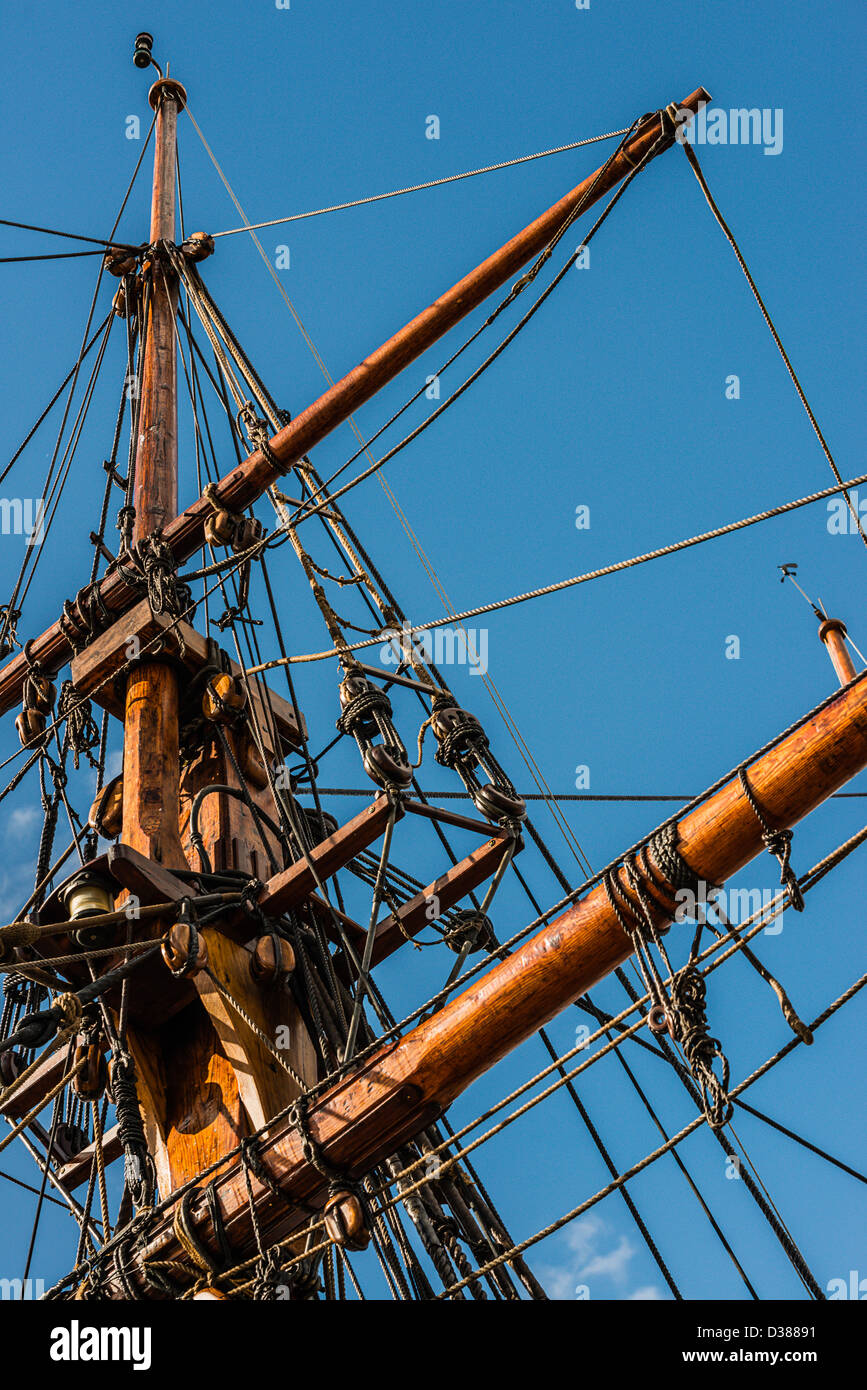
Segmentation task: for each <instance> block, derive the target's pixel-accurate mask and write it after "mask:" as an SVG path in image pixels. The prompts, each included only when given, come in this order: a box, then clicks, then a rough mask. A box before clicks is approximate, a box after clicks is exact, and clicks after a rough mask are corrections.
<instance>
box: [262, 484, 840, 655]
mask: <svg viewBox="0 0 867 1390" xmlns="http://www.w3.org/2000/svg"><path fill="white" fill-rule="evenodd" d="M865 482H867V473H864V474H861V475H860V476H859V477H857V478H850V479H848V481H847V482H843V481H842V480H841V482H840V484H839V485H835V486H834V487H828V488H823V489H822V490H821V491H820V492H811V493H809V494H808V496H806V497H798V498H796V499H795V500H794V501H793V502H783V503H781V504H780V505H779V506H778V507H770V508H768V509H767V510H766V511H763V512H756V513H755V515H753V516H748V517H744V518H743V519H742V520H740V521H731V522H728V523H727V524H726V525H725V526H716V527H714V529H713V530H712V531H702V532H701V533H700V534H699V535H697V536H690V537H688V538H687V539H686V540H682V541H673V542H672V543H671V544H670V545H663V546H659V547H658V548H657V549H656V550H648V551H646V552H645V553H644V554H643V555H634V556H632V558H631V559H629V560H618V561H617V562H616V563H615V564H612V565H603V566H602V567H601V568H600V569H595V570H587V571H586V572H585V573H584V574H579V575H574V576H573V577H572V578H570V579H560V580H557V582H556V583H554V584H546V585H544V586H542V587H540V588H538V589H529V590H527V591H526V592H525V593H522V594H515V595H513V597H511V598H505V599H497V600H496V601H495V602H493V603H484V604H480V605H479V607H478V608H468V609H466V610H465V611H464V612H463V613H456V614H453V615H450V616H447V617H445V618H434V619H432V621H431V622H429V623H417V624H415V625H414V626H413V627H411V628H408V629H406V635H407V636H410V635H411V634H412V633H415V632H427V631H429V630H430V629H431V628H435V627H444V626H445V625H446V624H448V623H455V622H465V621H466V620H467V619H468V618H478V617H481V615H482V614H484V613H495V612H498V611H499V610H500V609H501V608H511V607H513V606H514V605H515V604H518V603H526V602H527V601H528V600H530V599H535V598H543V597H544V596H545V595H547V594H555V593H559V592H560V591H561V590H562V589H571V588H574V587H575V586H576V585H578V584H586V583H588V582H589V581H590V580H591V579H601V578H603V577H604V576H606V575H609V574H617V573H618V572H619V571H620V570H626V569H631V568H633V567H634V566H635V565H644V564H646V563H647V562H648V561H649V560H658V559H660V558H661V557H662V556H665V555H674V554H675V553H676V552H677V551H679V550H687V549H688V548H689V547H690V546H693V545H702V544H703V543H704V542H705V541H712V540H716V539H718V537H720V536H728V535H730V534H731V533H732V532H734V531H742V530H743V529H744V528H745V527H747V526H755V525H757V524H758V523H759V522H762V521H770V520H771V519H772V518H774V517H777V516H783V515H784V514H785V513H786V512H792V511H796V510H797V509H798V508H799V507H807V506H810V505H812V503H814V502H821V501H824V500H825V499H826V498H828V497H833V496H834V495H835V494H836V493H838V492H843V491H844V489H846V488H852V487H856V486H859V485H860V484H862V483H865ZM382 641H383V638H382V636H379V637H368V638H365V640H364V641H360V642H350V643H348V644H347V649H348V650H349V651H360V650H361V649H362V648H363V647H373V646H377V645H381V644H382ZM337 655H338V652H337V649H336V648H334V647H333V648H329V650H328V651H323V652H307V653H305V654H303V655H299V656H290V657H289V658H288V661H289V662H291V663H292V664H297V663H299V662H307V661H326V660H328V659H330V658H331V657H333V656H337ZM283 664H285V659H284V658H282V657H281V658H279V659H277V660H274V661H271V662H266V663H265V664H264V665H263V666H261V667H257V668H255V669H256V670H263V671H264V670H268V669H269V667H272V666H281V665H283Z"/></svg>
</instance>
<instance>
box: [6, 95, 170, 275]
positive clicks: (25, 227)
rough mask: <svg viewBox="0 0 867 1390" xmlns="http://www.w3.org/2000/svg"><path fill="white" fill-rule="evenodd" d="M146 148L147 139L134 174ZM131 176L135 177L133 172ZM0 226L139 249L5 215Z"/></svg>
mask: <svg viewBox="0 0 867 1390" xmlns="http://www.w3.org/2000/svg"><path fill="white" fill-rule="evenodd" d="M151 130H153V121H151ZM149 138H150V131H148V139H149ZM146 148H147V140H146V141H145V144H144V146H143V147H142V152H141V154H140V155H139V160H138V164H137V165H136V169H135V173H136V174H137V173H138V170H139V165H140V164H141V161H142V158H143V156H144V152H145V149H146ZM133 178H135V174H133ZM124 206H126V200H124ZM121 212H123V208H121ZM118 221H120V218H118ZM0 227H19V228H20V229H21V230H22V231H25V232H44V233H45V235H46V236H60V237H66V238H67V240H68V241H90V242H93V243H94V244H95V245H96V246H117V248H118V249H119V250H122V251H137V250H138V249H139V248H138V247H137V246H127V245H126V243H125V242H119V241H112V240H111V239H109V240H108V241H105V240H103V238H102V237H98V236H79V235H78V233H77V232H59V231H57V229H56V228H55V227H35V226H33V224H32V223H30V222H10V221H9V219H8V218H6V217H0ZM116 227H117V222H115V224H114V227H112V229H111V230H112V233H114V231H115V228H116Z"/></svg>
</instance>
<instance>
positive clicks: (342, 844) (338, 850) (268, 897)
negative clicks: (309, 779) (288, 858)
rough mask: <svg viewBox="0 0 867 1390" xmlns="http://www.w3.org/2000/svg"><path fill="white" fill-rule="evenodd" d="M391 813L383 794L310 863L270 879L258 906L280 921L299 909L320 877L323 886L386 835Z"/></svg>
mask: <svg viewBox="0 0 867 1390" xmlns="http://www.w3.org/2000/svg"><path fill="white" fill-rule="evenodd" d="M392 809H393V808H392V804H391V802H390V800H389V798H388V797H387V796H386V795H385V793H381V794H380V795H379V796H377V798H376V800H375V801H373V802H371V804H370V805H369V806H367V807H365V809H364V810H363V811H360V812H359V814H358V815H357V816H353V818H352V820H351V821H347V823H346V825H342V826H341V827H340V829H339V830H335V832H334V834H333V835H329V836H328V838H327V839H326V840H323V841H322V842H321V843H320V844H318V845H315V846H314V847H313V849H312V850H311V851H310V853H309V856H308V858H307V859H299V860H298V862H297V863H295V864H292V865H291V866H290V867H289V868H288V869H284V870H283V871H282V873H279V874H275V875H273V876H272V877H271V878H269V879H268V881H267V883H266V884H265V886H264V888H263V889H262V891H261V893H260V894H259V898H258V905H259V907H260V908H261V909H262V911H263V912H264V913H265V915H266V916H271V917H278V916H280V914H281V913H283V912H288V911H289V909H290V908H292V907H297V906H298V905H299V903H301V902H303V901H304V899H305V898H306V897H307V896H308V895H309V894H310V893H312V892H314V890H315V888H316V878H317V877H318V878H319V880H320V882H323V881H324V880H325V879H326V878H330V877H331V875H332V874H335V873H337V870H338V869H342V868H343V867H344V865H346V864H348V863H349V861H350V859H354V858H355V856H356V854H358V853H359V852H360V851H361V850H363V849H367V847H368V845H372V844H373V842H374V840H378V839H379V837H380V835H382V834H383V833H384V831H385V827H386V825H387V824H388V820H389V817H390V816H391V815H392ZM398 815H400V808H399V807H398ZM308 859H309V861H310V862H308ZM311 863H312V865H313V866H314V867H315V870H316V877H314V874H313V870H312V869H311V867H310V865H311Z"/></svg>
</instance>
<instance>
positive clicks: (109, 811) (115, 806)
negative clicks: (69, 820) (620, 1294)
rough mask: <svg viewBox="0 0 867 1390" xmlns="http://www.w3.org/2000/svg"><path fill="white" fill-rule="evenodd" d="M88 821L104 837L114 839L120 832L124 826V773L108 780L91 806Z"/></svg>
mask: <svg viewBox="0 0 867 1390" xmlns="http://www.w3.org/2000/svg"><path fill="white" fill-rule="evenodd" d="M87 823H88V825H90V826H92V827H93V829H94V830H95V831H96V832H97V834H99V835H102V837H103V839H106V840H114V839H116V837H117V836H118V835H119V834H120V832H121V827H122V826H123V774H121V775H120V776H119V777H114V778H112V780H111V781H110V782H106V784H105V786H104V787H103V788H102V790H101V791H100V793H99V795H98V796H97V797H96V799H95V800H94V803H93V805H92V806H91V808H90V813H89V815H88V817H87Z"/></svg>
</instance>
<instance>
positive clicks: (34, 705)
mask: <svg viewBox="0 0 867 1390" xmlns="http://www.w3.org/2000/svg"><path fill="white" fill-rule="evenodd" d="M25 691H26V695H27V701H26V703H27V708H28V709H37V710H39V711H40V713H42V714H50V713H51V711H52V709H53V708H54V695H55V689H54V682H53V681H50V680H49V679H48V677H47V676H35V675H34V674H33V673H32V672H31V673H30V675H29V676H28V677H27V681H26V683H25Z"/></svg>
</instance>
